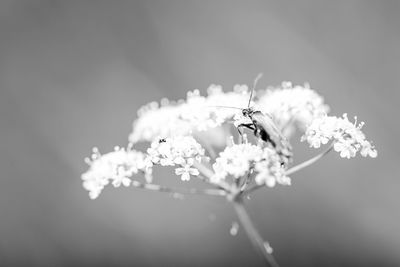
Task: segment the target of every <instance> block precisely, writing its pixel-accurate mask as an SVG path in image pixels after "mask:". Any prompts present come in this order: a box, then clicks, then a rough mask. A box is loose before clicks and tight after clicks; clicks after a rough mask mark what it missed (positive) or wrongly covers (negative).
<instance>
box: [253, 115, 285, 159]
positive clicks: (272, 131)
mask: <svg viewBox="0 0 400 267" xmlns="http://www.w3.org/2000/svg"><path fill="white" fill-rule="evenodd" d="M251 117H252V120H253V123H254V124H255V125H256V126H257V128H258V130H259V131H260V135H261V137H263V135H264V136H265V137H266V139H269V140H264V141H271V143H272V144H273V145H274V146H275V147H276V148H277V149H278V150H280V152H283V153H285V154H286V151H287V152H288V153H289V152H290V151H291V146H290V144H289V141H288V140H287V139H286V137H285V136H283V134H282V133H281V131H280V130H279V129H278V127H277V126H276V124H275V122H274V121H273V120H272V118H271V117H270V116H268V115H266V114H263V113H261V112H260V111H256V112H254V113H253V114H252V116H251ZM263 131H264V133H263ZM263 139H264V138H263Z"/></svg>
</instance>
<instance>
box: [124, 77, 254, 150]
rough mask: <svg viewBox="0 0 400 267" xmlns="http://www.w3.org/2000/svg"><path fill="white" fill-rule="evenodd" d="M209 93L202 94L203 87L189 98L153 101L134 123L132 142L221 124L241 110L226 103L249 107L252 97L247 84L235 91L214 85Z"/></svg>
mask: <svg viewBox="0 0 400 267" xmlns="http://www.w3.org/2000/svg"><path fill="white" fill-rule="evenodd" d="M207 92H208V95H207V96H201V95H200V93H199V90H194V91H193V92H188V95H187V99H186V101H182V100H181V101H178V103H170V102H169V101H168V100H166V99H164V100H163V101H161V105H159V104H158V103H156V102H152V103H150V104H148V105H146V106H144V107H142V108H141V109H140V110H139V111H138V119H137V120H136V121H135V122H134V124H133V131H132V133H131V135H130V137H129V140H130V142H132V143H137V142H140V141H149V142H152V141H153V140H154V139H155V138H157V137H158V136H164V137H170V136H176V135H189V134H192V133H193V132H194V131H205V130H208V129H211V128H215V127H218V126H220V125H222V124H223V123H225V122H226V121H227V120H229V119H231V118H232V117H233V116H234V115H235V114H237V113H239V112H240V109H234V108H225V107H223V106H227V107H237V108H242V107H246V106H247V102H248V99H249V97H250V94H249V92H248V87H247V86H246V85H236V86H235V87H234V88H233V91H231V92H223V91H222V87H221V86H218V85H211V86H210V87H209V88H208V90H207Z"/></svg>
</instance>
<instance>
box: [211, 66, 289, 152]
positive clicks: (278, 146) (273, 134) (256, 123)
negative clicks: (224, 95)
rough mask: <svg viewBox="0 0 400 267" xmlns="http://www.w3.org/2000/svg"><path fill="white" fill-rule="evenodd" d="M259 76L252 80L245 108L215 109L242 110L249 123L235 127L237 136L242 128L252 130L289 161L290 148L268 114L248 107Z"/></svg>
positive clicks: (241, 132) (241, 133)
mask: <svg viewBox="0 0 400 267" xmlns="http://www.w3.org/2000/svg"><path fill="white" fill-rule="evenodd" d="M261 76H262V75H261V74H259V75H258V76H257V78H256V79H255V80H254V83H253V87H252V90H251V94H250V98H249V102H248V105H247V108H244V109H242V108H237V107H224V106H217V107H222V108H234V109H240V110H242V115H243V116H244V117H245V118H248V119H249V122H246V123H240V124H238V125H237V126H236V127H237V129H238V131H239V134H240V135H241V136H242V135H243V131H242V128H248V129H250V130H253V131H254V135H255V136H257V137H259V138H260V139H261V140H263V141H265V142H267V143H269V144H271V145H272V146H273V147H274V148H275V150H276V151H277V153H278V154H279V155H281V156H283V157H285V158H286V159H290V158H291V157H292V147H291V145H290V143H289V141H288V140H287V139H286V137H285V136H283V134H282V133H281V131H280V130H279V129H278V127H277V126H276V125H275V123H274V121H273V119H272V117H271V116H269V115H268V114H264V113H262V112H261V111H258V110H254V109H253V108H252V107H250V104H251V100H252V97H253V92H254V89H255V87H256V84H257V82H258V80H259V79H260V78H261Z"/></svg>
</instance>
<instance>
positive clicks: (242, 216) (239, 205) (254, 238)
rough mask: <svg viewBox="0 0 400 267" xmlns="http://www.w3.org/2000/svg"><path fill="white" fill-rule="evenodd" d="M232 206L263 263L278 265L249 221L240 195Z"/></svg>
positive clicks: (277, 266)
mask: <svg viewBox="0 0 400 267" xmlns="http://www.w3.org/2000/svg"><path fill="white" fill-rule="evenodd" d="M233 207H234V208H235V211H236V214H237V216H238V218H239V221H240V223H241V224H242V226H243V228H244V230H245V232H246V234H247V236H248V238H249V239H250V241H251V243H252V244H253V246H254V248H255V249H256V251H257V252H258V253H259V254H260V256H261V257H262V259H263V261H264V263H265V264H266V265H267V266H272V267H279V265H278V263H277V262H276V260H275V258H274V256H273V255H272V254H271V253H269V252H268V251H267V248H266V245H265V244H266V243H265V242H264V240H263V239H262V237H261V235H260V233H259V232H258V231H257V229H256V228H255V226H254V224H253V222H252V221H251V218H250V216H249V215H248V213H247V211H246V209H245V207H244V205H243V199H242V197H237V198H235V199H234V200H233Z"/></svg>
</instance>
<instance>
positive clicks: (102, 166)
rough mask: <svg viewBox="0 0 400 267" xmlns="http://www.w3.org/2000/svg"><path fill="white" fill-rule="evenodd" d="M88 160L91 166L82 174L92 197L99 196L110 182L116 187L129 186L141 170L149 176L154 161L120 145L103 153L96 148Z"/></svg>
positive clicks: (85, 186)
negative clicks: (134, 175)
mask: <svg viewBox="0 0 400 267" xmlns="http://www.w3.org/2000/svg"><path fill="white" fill-rule="evenodd" d="M86 161H87V163H88V164H89V166H90V167H89V170H88V171H87V172H85V173H83V174H82V180H83V187H84V188H85V189H86V190H88V191H89V196H90V198H92V199H95V198H97V197H98V196H99V195H100V193H101V191H102V190H103V188H104V187H105V186H106V185H108V184H109V183H110V182H111V184H112V185H113V186H114V187H119V186H121V185H123V186H129V185H130V184H131V182H132V181H131V179H130V177H132V175H133V174H137V173H138V172H139V171H141V172H143V173H145V175H146V176H147V178H149V176H150V175H151V172H152V168H151V167H152V163H151V162H150V161H149V159H148V158H147V157H146V155H145V154H143V153H142V152H139V151H135V150H126V149H124V148H119V147H116V148H115V150H114V151H113V152H109V153H107V154H103V155H101V154H100V152H99V151H98V150H97V148H94V149H93V154H92V157H91V159H87V160H86Z"/></svg>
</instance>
